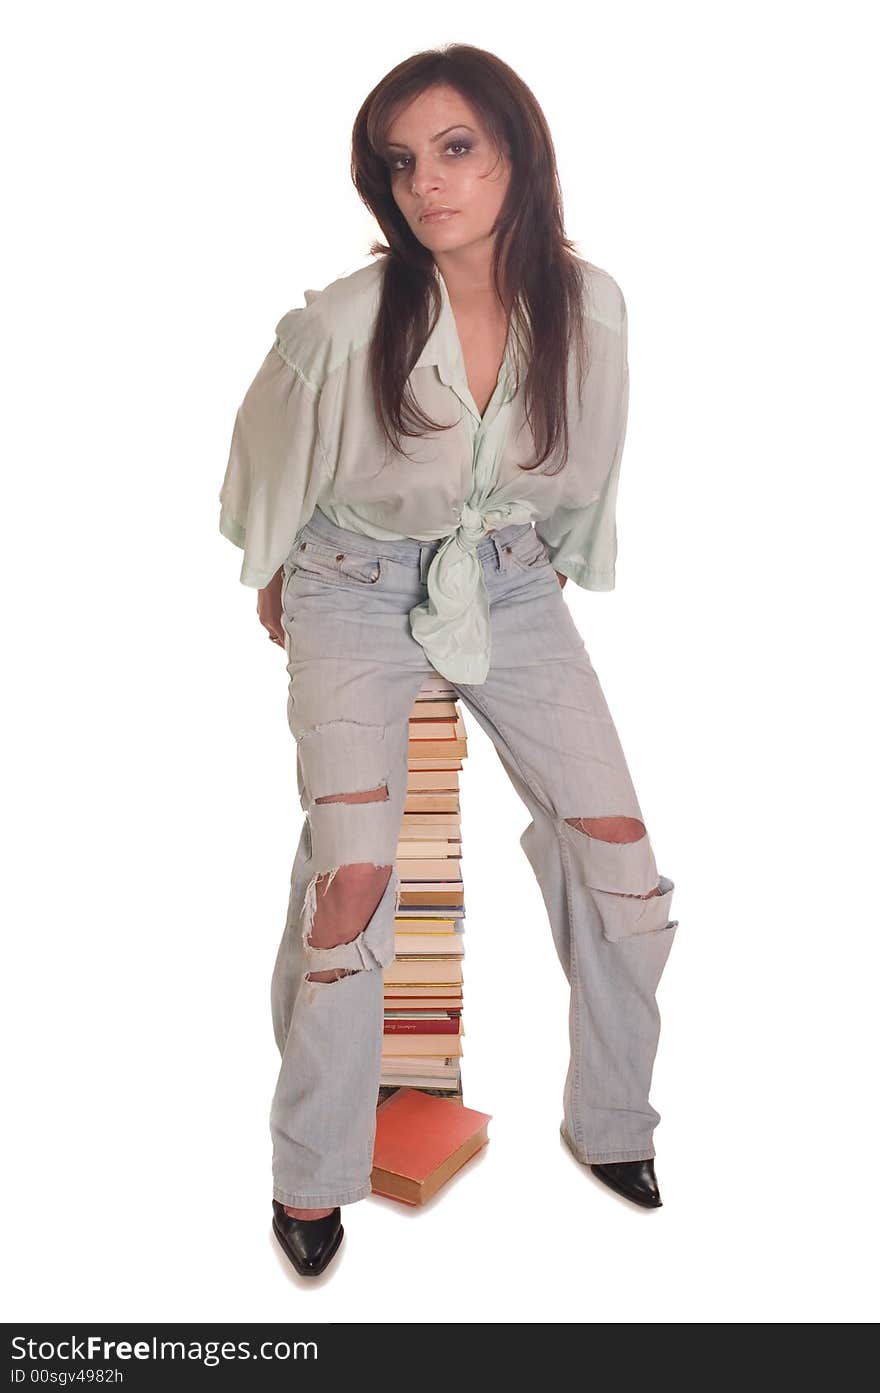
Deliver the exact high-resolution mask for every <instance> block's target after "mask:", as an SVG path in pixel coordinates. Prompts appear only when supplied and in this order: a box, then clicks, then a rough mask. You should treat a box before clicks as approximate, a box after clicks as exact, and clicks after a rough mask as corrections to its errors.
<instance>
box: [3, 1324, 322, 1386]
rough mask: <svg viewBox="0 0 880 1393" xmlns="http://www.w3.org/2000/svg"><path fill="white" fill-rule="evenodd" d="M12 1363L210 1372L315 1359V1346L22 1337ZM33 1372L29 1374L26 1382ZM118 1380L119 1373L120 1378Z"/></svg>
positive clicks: (22, 1372) (17, 1371)
mask: <svg viewBox="0 0 880 1393" xmlns="http://www.w3.org/2000/svg"><path fill="white" fill-rule="evenodd" d="M11 1346H12V1358H13V1360H16V1361H22V1360H26V1361H29V1362H30V1363H32V1364H42V1363H47V1364H48V1363H55V1362H56V1361H60V1362H69V1361H74V1360H75V1361H77V1362H81V1363H88V1364H94V1363H102V1364H115V1363H117V1362H128V1361H130V1360H137V1361H143V1362H146V1361H148V1360H157V1359H158V1360H162V1359H170V1360H180V1361H183V1362H186V1361H187V1360H193V1361H195V1362H196V1363H199V1364H204V1365H205V1366H206V1367H207V1368H213V1367H214V1366H215V1365H217V1364H222V1363H224V1362H234V1361H235V1360H238V1359H269V1360H287V1359H317V1357H318V1345H317V1341H315V1340H295V1341H293V1342H292V1343H291V1342H290V1341H288V1340H263V1341H261V1343H260V1344H259V1345H257V1346H256V1347H253V1346H252V1345H251V1342H250V1340H189V1341H184V1340H160V1339H159V1338H158V1337H157V1336H155V1335H154V1336H153V1337H152V1338H151V1339H149V1340H105V1339H104V1338H103V1336H101V1335H87V1336H84V1337H78V1336H76V1335H71V1336H69V1337H67V1338H64V1339H61V1340H32V1339H27V1338H26V1337H25V1336H23V1335H14V1336H13V1337H12V1340H11ZM35 1372H36V1371H35V1370H31V1379H32V1378H33V1377H34V1374H35ZM105 1372H106V1375H107V1377H106V1378H105V1380H104V1381H105V1382H110V1379H111V1377H112V1374H113V1372H114V1371H113V1370H106V1371H105ZM120 1377H121V1374H120ZM27 1379H28V1372H27V1370H26V1369H24V1368H13V1370H12V1377H11V1382H13V1383H22V1382H24V1381H25V1380H27Z"/></svg>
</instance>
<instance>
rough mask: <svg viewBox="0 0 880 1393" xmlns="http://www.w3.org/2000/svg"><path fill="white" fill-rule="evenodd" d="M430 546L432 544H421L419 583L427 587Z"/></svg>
mask: <svg viewBox="0 0 880 1393" xmlns="http://www.w3.org/2000/svg"><path fill="white" fill-rule="evenodd" d="M429 545H430V543H428V542H420V543H419V581H420V582H421V584H422V585H425V584H426V583H427V580H428V566H429V565H430V552H429V550H428V547H429Z"/></svg>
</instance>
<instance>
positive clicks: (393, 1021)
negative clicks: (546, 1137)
mask: <svg viewBox="0 0 880 1393" xmlns="http://www.w3.org/2000/svg"><path fill="white" fill-rule="evenodd" d="M466 755H467V736H466V733H465V728H464V721H463V718H462V714H461V711H460V710H459V707H458V703H457V699H456V692H455V688H454V687H451V686H450V685H449V683H448V682H447V681H446V679H445V678H444V677H442V676H441V675H440V673H432V674H431V675H430V676H428V677H426V679H425V681H424V683H423V684H422V688H421V690H420V692H419V694H418V696H417V697H416V700H415V702H414V704H413V709H412V712H411V714H410V721H409V760H408V768H409V772H408V777H407V793H406V803H405V805H404V813H403V820H402V823H401V828H400V840H399V842H398V849H397V870H398V876H399V881H400V901H399V904H398V907H397V916H396V918H395V958H394V962H393V963H389V965H388V966H387V967H386V968H385V970H384V974H383V977H384V988H385V1012H384V1014H385V1029H384V1037H383V1039H384V1044H383V1050H382V1073H381V1076H380V1087H379V1098H378V1103H379V1105H381V1104H382V1103H384V1102H385V1101H386V1100H387V1099H388V1098H390V1097H391V1096H392V1095H393V1094H394V1093H395V1091H396V1090H397V1089H399V1088H402V1087H409V1088H415V1089H421V1090H424V1091H425V1092H427V1093H430V1094H434V1095H437V1096H441V1097H443V1098H446V1099H451V1100H453V1101H456V1102H458V1103H462V1081H461V1057H462V1052H463V1051H462V1037H463V1035H464V1026H463V1021H462V987H463V981H464V978H463V973H462V959H463V957H464V936H463V934H464V917H465V913H464V891H463V882H462V877H461V804H460V801H459V793H460V786H459V774H460V772H461V769H462V767H463V760H464V759H465V757H466Z"/></svg>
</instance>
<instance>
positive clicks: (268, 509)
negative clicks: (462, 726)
mask: <svg viewBox="0 0 880 1393" xmlns="http://www.w3.org/2000/svg"><path fill="white" fill-rule="evenodd" d="M352 174H353V178H354V182H355V185H356V187H357V189H358V192H359V193H360V195H361V197H362V199H363V200H364V201H365V203H366V204H367V206H368V207H369V208H370V209H371V210H372V212H373V214H374V215H375V217H376V219H377V221H378V223H379V226H380V227H381V228H382V231H383V232H384V234H385V236H386V238H387V246H386V245H384V244H382V243H375V244H374V245H373V247H372V248H371V252H372V254H373V255H374V256H375V257H377V258H378V259H377V260H375V261H374V262H373V263H372V264H371V265H369V266H367V267H365V268H362V269H360V270H358V271H356V272H354V273H353V274H352V275H348V276H344V277H341V278H339V279H338V280H336V281H334V282H332V283H331V284H330V285H329V286H327V287H325V289H324V290H322V291H321V292H320V293H319V292H316V291H307V292H306V295H305V299H306V304H305V306H303V307H302V308H298V309H294V310H291V311H289V312H288V313H287V314H286V315H285V316H284V317H283V318H282V319H281V321H280V322H279V324H278V325H277V329H276V338H275V342H274V344H273V346H272V348H271V349H270V351H269V353H268V355H267V357H266V359H265V361H264V363H263V365H262V367H261V368H260V370H259V372H258V374H257V376H256V378H255V379H254V381H253V383H252V384H251V386H250V388H249V390H248V392H247V395H246V397H245V399H244V401H243V403H242V405H241V407H240V409H239V412H238V415H237V417H236V422H235V429H234V432H233V439H232V447H231V452H230V459H229V464H228V468H227V472H226V477H225V480H224V483H223V488H222V490H221V494H220V498H221V503H222V511H221V519H220V527H221V531H222V532H223V534H224V535H225V536H226V537H228V538H229V539H230V540H231V541H233V542H234V543H235V544H236V545H237V546H239V547H241V548H242V549H243V551H244V558H243V562H242V570H241V580H242V582H243V583H244V584H246V585H250V586H253V587H255V588H257V589H258V591H259V595H258V606H257V608H258V614H259V617H260V621H261V623H262V624H263V625H264V627H265V628H266V629H267V630H268V632H269V636H270V638H272V639H273V640H274V641H275V642H276V643H278V644H283V645H285V647H286V651H287V655H288V665H287V671H288V676H289V679H290V685H289V699H288V719H289V722H290V727H291V730H292V732H293V734H294V736H295V738H296V741H297V773H298V783H299V793H300V801H301V804H302V807H303V809H304V811H305V812H306V814H307V816H306V818H305V820H304V824H303V829H302V834H301V838H300V843H299V847H298V850H297V855H296V860H295V863H294V867H293V873H292V876H291V892H290V903H289V909H288V917H287V925H286V928H285V932H284V936H283V938H282V941H281V945H280V948H279V951H278V958H277V961H276V965H275V970H274V974H273V979H272V1011H273V1023H274V1029H275V1036H276V1040H277V1043H278V1047H279V1050H280V1052H281V1056H282V1062H281V1069H280V1073H279V1077H278V1082H277V1086H276V1090H275V1095H274V1098H273V1102H272V1109H271V1118H270V1122H271V1131H272V1138H273V1180H274V1189H273V1211H274V1218H273V1226H274V1229H275V1232H276V1234H277V1236H278V1238H279V1241H280V1242H281V1244H282V1246H283V1247H284V1250H285V1252H286V1253H287V1255H288V1256H289V1257H290V1259H291V1260H292V1261H293V1263H294V1264H295V1266H296V1267H297V1270H298V1271H300V1272H302V1273H309V1274H314V1273H318V1272H320V1271H323V1269H324V1268H325V1267H326V1266H327V1263H328V1262H329V1261H330V1260H331V1258H332V1257H333V1255H334V1253H335V1252H336V1250H337V1248H338V1246H339V1242H340V1240H341V1237H342V1232H343V1230H342V1225H341V1222H340V1212H341V1206H342V1205H343V1204H351V1203H353V1202H355V1201H357V1200H359V1199H362V1198H364V1197H365V1196H366V1195H368V1194H369V1193H370V1173H371V1169H372V1151H373V1141H374V1136H375V1125H376V1113H375V1109H376V1102H377V1095H378V1087H379V1078H380V1071H381V1062H380V1061H381V1052H382V1040H383V976H382V968H383V967H384V966H385V965H386V964H388V963H390V962H391V961H393V958H394V916H395V910H396V909H397V907H398V903H399V894H398V890H399V882H398V877H397V871H396V866H395V861H396V853H397V845H398V837H399V832H400V826H401V818H402V814H403V808H404V800H405V794H406V783H407V742H408V723H409V716H410V713H411V710H412V705H413V702H414V700H415V698H416V694H417V692H418V691H419V689H420V687H421V685H422V683H423V681H424V679H425V677H426V676H428V674H429V673H431V672H432V671H434V670H436V671H438V672H440V673H441V674H443V675H444V676H445V677H446V678H447V679H448V680H449V681H450V682H451V683H452V684H453V685H454V687H455V688H456V690H457V692H458V693H459V694H460V696H461V699H462V701H463V702H464V704H465V705H466V707H467V708H468V709H469V710H470V711H471V713H472V714H473V716H474V718H475V719H476V720H477V721H478V723H479V724H480V725H482V726H483V728H484V729H485V730H486V731H487V733H488V734H489V735H490V737H491V739H492V740H493V742H494V743H495V746H496V748H497V749H498V752H499V755H500V757H501V760H502V762H503V764H504V766H505V768H506V770H507V773H508V774H509V776H510V779H511V781H512V783H513V785H514V787H515V789H516V791H517V792H518V793H519V795H520V797H521V798H522V799H523V801H524V803H525V804H526V806H527V807H528V809H529V811H530V813H531V815H532V818H533V821H532V822H531V824H530V826H529V827H528V829H527V830H526V832H525V833H524V834H523V837H522V846H523V848H524V850H525V852H526V855H527V856H528V858H529V861H530V863H531V865H532V867H533V870H534V872H535V875H536V877H537V879H538V882H539V884H540V888H541V891H542V894H543V897H544V901H545V904H546V907H547V911H548V916H549V918H550V924H551V930H552V933H553V936H554V942H555V946H556V949H557V952H558V954H559V957H560V961H561V963H562V966H563V969H564V971H565V973H566V975H567V977H568V980H569V982H570V984H571V1014H570V1023H571V1041H572V1054H571V1063H570V1067H569V1070H568V1076H567V1079H566V1082H565V1088H564V1093H563V1118H562V1124H561V1129H560V1130H561V1133H562V1136H563V1138H564V1140H565V1142H566V1144H567V1145H568V1147H569V1148H570V1149H571V1151H572V1152H573V1154H574V1155H575V1156H576V1157H577V1158H578V1159H579V1160H580V1161H582V1162H583V1163H584V1164H585V1165H587V1166H589V1167H590V1168H591V1169H592V1170H593V1172H594V1173H595V1174H597V1175H598V1176H599V1177H600V1178H601V1179H602V1180H603V1181H604V1182H605V1183H606V1184H607V1185H609V1186H611V1187H612V1188H613V1189H614V1190H616V1191H617V1192H618V1193H619V1194H621V1195H624V1196H626V1197H627V1198H629V1199H631V1200H633V1201H634V1202H635V1203H637V1204H640V1205H644V1206H646V1207H657V1206H659V1204H660V1196H659V1191H658V1187H657V1181H656V1176H655V1174H654V1168H653V1157H654V1155H655V1150H654V1144H653V1130H654V1127H655V1125H656V1123H657V1122H658V1121H659V1113H657V1112H656V1111H655V1110H654V1108H653V1107H652V1106H651V1104H650V1102H649V1099H648V1091H649V1086H650V1082H651V1075H652V1070H653V1061H654V1056H655V1052H656V1047H657V1040H658V1035H659V1024H660V1022H659V1014H658V1011H657V1007H656V1001H655V990H656V987H657V983H658V981H659V979H660V975H661V973H662V971H663V968H664V965H665V962H666V959H667V956H668V953H669V950H670V947H671V944H672V939H673V936H674V933H675V928H676V921H672V920H670V918H669V909H670V901H671V896H672V891H673V883H672V881H670V880H668V879H667V878H665V877H663V876H660V875H658V872H657V866H656V864H655V861H654V855H653V851H652V847H651V843H650V839H649V836H648V833H647V830H646V828H645V824H644V822H643V821H642V819H641V810H640V808H639V804H638V799H637V797H636V794H635V790H634V788H633V785H632V781H631V778H630V775H629V771H628V769H627V765H626V761H625V759H624V755H623V751H622V749H621V746H620V742H619V740H618V737H617V734H616V731H615V728H614V724H613V722H612V719H611V716H610V714H609V712H608V708H607V706H606V704H605V699H604V696H603V694H602V690H601V687H600V685H599V682H598V679H597V677H596V674H595V672H594V670H593V668H592V666H591V664H590V660H589V657H588V655H587V653H586V651H585V648H584V644H583V641H582V639H581V637H580V634H579V633H578V631H577V628H576V626H575V624H574V622H573V620H572V619H571V617H570V614H569V611H568V607H567V605H566V604H565V602H564V600H563V598H562V595H561V593H560V591H561V588H562V587H563V586H564V585H565V583H566V580H567V579H572V580H574V581H575V583H576V584H578V585H581V586H583V587H585V588H586V589H590V590H610V589H612V588H613V585H614V564H615V559H616V552H617V542H616V529H615V502H616V494H617V484H618V472H619V467H620V459H621V453H622V450H623V442H624V436H625V431H626V420H627V406H628V393H629V372H628V363H627V320H626V306H625V303H624V299H623V296H622V295H621V292H620V289H619V287H618V286H617V284H616V282H615V281H614V280H613V279H612V277H611V276H610V275H608V274H607V273H606V272H604V271H601V270H600V269H599V268H598V267H595V266H593V265H591V264H590V263H589V262H586V261H584V260H582V259H580V258H579V257H577V256H576V255H575V254H574V252H573V244H572V243H571V242H570V241H569V240H568V239H567V238H566V237H565V236H564V233H563V221H562V210H561V200H560V196H559V189H558V179H557V173H556V164H555V156H554V151H553V146H552V141H551V138H550V134H549V132H548V130H547V126H546V123H545V120H544V117H543V115H542V113H541V111H540V108H539V107H538V104H537V102H536V101H535V98H534V96H533V95H532V93H531V92H530V91H529V89H528V87H526V86H525V84H524V83H523V82H522V81H521V80H520V79H519V78H518V77H517V76H516V74H515V73H514V72H512V71H511V69H510V68H508V67H507V66H506V65H505V64H504V63H502V62H501V61H500V60H499V59H497V58H496V57H494V56H493V55H491V54H489V53H486V52H485V51H483V50H480V49H477V48H473V47H470V46H467V45H451V46H448V47H447V48H445V49H441V50H439V51H429V52H426V53H421V54H417V55H415V56H414V57H412V58H410V59H408V60H407V61H405V62H403V63H401V64H400V65H399V66H398V67H396V68H395V69H394V70H393V71H392V72H390V73H389V74H388V75H387V76H386V77H385V78H384V79H383V80H382V81H381V82H380V83H379V84H378V86H377V87H376V88H375V89H374V90H373V91H372V92H371V93H370V95H369V96H368V97H367V99H366V101H365V102H364V105H363V106H362V108H361V110H360V112H359V113H358V117H357V120H356V122H355V126H354V132H353V145H352Z"/></svg>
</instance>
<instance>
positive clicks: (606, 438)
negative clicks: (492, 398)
mask: <svg viewBox="0 0 880 1393" xmlns="http://www.w3.org/2000/svg"><path fill="white" fill-rule="evenodd" d="M617 294H618V297H619V306H620V315H619V330H618V333H617V335H616V336H615V341H614V342H615V346H614V349H613V351H612V352H610V353H609V354H607V355H603V356H602V357H601V358H600V359H598V360H597V361H596V362H594V363H593V364H592V365H591V369H590V373H589V375H588V378H587V387H586V395H587V408H588V409H587V411H586V413H585V418H584V419H585V422H586V429H587V430H588V431H589V432H590V439H589V453H590V456H591V467H593V466H595V465H597V464H598V471H597V472H598V477H599V478H600V479H601V480H602V482H601V485H600V489H599V493H598V496H597V497H596V498H595V499H594V500H593V501H592V502H591V503H588V504H586V506H583V507H578V508H567V507H559V508H557V509H556V511H555V512H554V513H552V514H551V516H550V517H548V518H546V519H545V520H543V521H541V522H537V523H536V524H535V531H536V532H537V534H538V536H539V537H540V538H541V541H542V542H543V543H544V545H545V547H546V548H547V552H548V554H549V556H550V561H551V563H552V565H553V569H554V570H555V571H559V572H561V574H562V575H566V576H568V577H569V578H570V579H571V580H573V581H574V582H575V584H576V585H580V586H582V587H583V589H584V590H613V589H614V580H615V567H616V562H617V489H618V483H619V480H620V463H621V459H622V456H623V447H624V442H625V440H626V426H627V416H628V412H629V361H628V351H627V312H626V302H625V300H624V298H623V295H622V294H621V293H620V291H619V288H618V290H617ZM572 464H573V465H575V466H576V461H572ZM566 467H568V465H567V466H566Z"/></svg>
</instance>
